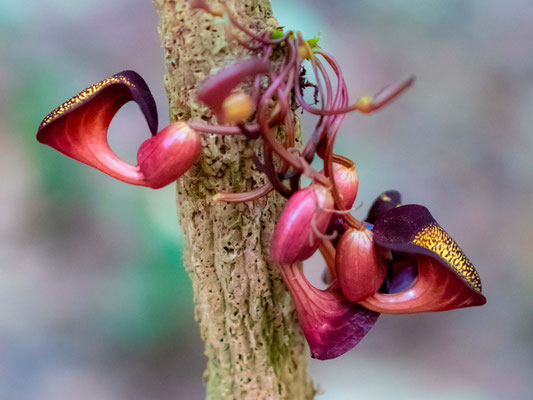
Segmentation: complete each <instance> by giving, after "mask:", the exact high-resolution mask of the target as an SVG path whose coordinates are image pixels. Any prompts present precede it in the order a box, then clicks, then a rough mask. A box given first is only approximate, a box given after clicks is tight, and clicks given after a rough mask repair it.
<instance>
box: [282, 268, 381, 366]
mask: <svg viewBox="0 0 533 400" xmlns="http://www.w3.org/2000/svg"><path fill="white" fill-rule="evenodd" d="M280 268H281V272H282V275H283V278H284V280H285V283H286V284H287V286H288V287H289V290H290V292H291V298H292V301H293V304H294V308H295V309H296V312H297V313H298V321H299V323H300V327H301V328H302V332H303V334H304V336H305V339H306V340H307V343H308V344H309V348H310V350H311V356H312V357H313V358H316V359H319V360H329V359H332V358H336V357H339V356H341V355H343V354H344V353H346V352H347V351H348V350H350V349H352V348H353V347H354V346H355V345H357V343H359V342H360V341H361V339H363V337H365V335H366V334H367V333H368V332H369V331H370V329H371V328H372V326H374V324H375V323H376V320H377V319H378V317H379V314H378V313H375V312H373V311H369V310H367V309H365V308H363V307H361V306H360V305H358V304H355V303H351V302H349V301H348V300H347V299H346V298H345V297H344V296H343V295H342V293H341V291H340V290H339V288H338V287H337V286H335V284H333V285H330V286H329V287H328V288H327V289H326V290H319V289H317V288H315V287H314V286H313V285H311V283H309V281H308V280H307V279H306V278H305V275H304V273H303V270H302V266H301V264H299V263H296V264H282V265H280Z"/></svg>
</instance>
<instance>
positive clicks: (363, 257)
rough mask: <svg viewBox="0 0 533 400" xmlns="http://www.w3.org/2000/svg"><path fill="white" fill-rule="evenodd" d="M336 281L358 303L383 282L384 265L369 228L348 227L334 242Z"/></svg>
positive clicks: (350, 298) (375, 290) (343, 291)
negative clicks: (337, 240) (335, 250)
mask: <svg viewBox="0 0 533 400" xmlns="http://www.w3.org/2000/svg"><path fill="white" fill-rule="evenodd" d="M335 269H336V271H337V280H338V281H339V285H340V287H341V290H342V293H343V294H344V295H345V296H346V298H347V299H348V300H350V301H353V302H355V303H356V302H359V301H360V300H363V299H365V298H367V297H369V296H371V295H373V294H374V293H376V292H377V291H378V289H379V287H380V286H381V284H382V283H383V278H384V276H385V266H384V265H383V261H382V260H381V257H379V254H378V251H377V249H376V248H375V246H374V242H373V240H372V231H370V230H368V229H364V230H357V229H349V230H347V231H346V232H345V233H344V235H342V237H341V239H340V240H339V243H338V244H337V252H336V255H335Z"/></svg>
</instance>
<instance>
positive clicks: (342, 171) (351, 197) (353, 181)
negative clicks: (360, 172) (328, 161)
mask: <svg viewBox="0 0 533 400" xmlns="http://www.w3.org/2000/svg"><path fill="white" fill-rule="evenodd" d="M333 176H334V177H335V184H336V185H337V189H338V191H339V194H340V195H341V196H342V205H343V207H344V209H345V210H349V209H350V208H352V206H353V203H354V202H355V198H356V197H357V190H358V189H359V178H358V176H357V172H356V171H355V165H352V166H351V167H346V166H345V165H342V164H339V163H336V162H334V163H333Z"/></svg>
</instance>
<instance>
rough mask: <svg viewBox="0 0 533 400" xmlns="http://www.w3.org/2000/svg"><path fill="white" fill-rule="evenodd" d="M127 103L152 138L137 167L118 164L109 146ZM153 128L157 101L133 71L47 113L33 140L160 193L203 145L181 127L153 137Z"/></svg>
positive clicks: (103, 83)
mask: <svg viewBox="0 0 533 400" xmlns="http://www.w3.org/2000/svg"><path fill="white" fill-rule="evenodd" d="M131 100H133V101H135V102H136V103H137V104H138V105H139V108H140V109H141V112H142V113H143V115H144V118H145V119H146V122H147V124H148V128H149V129H150V132H151V133H152V135H153V136H152V137H151V138H150V139H148V140H146V141H145V142H144V143H143V144H142V145H141V147H140V148H139V153H138V155H137V160H138V163H139V165H130V164H128V163H126V162H124V161H123V160H121V159H120V158H119V157H118V156H117V155H116V154H115V153H114V152H113V150H112V149H111V148H110V147H109V144H108V142H107V131H108V128H109V125H110V124H111V120H112V119H113V117H114V116H115V114H116V113H117V112H118V110H119V109H120V108H121V107H122V106H123V105H124V104H126V103H127V102H129V101H131ZM157 125H158V119H157V109H156V105H155V101H154V98H153V97H152V94H151V92H150V89H149V88H148V86H147V84H146V82H145V81H144V79H143V78H142V77H141V76H140V75H139V74H137V73H136V72H134V71H123V72H120V73H118V74H115V75H113V76H112V77H110V78H107V79H104V80H103V81H100V82H98V83H95V84H94V85H91V86H89V87H88V88H87V89H85V90H83V91H82V92H80V93H79V94H77V95H76V96H74V97H72V98H71V99H70V100H68V101H66V102H65V103H63V104H62V105H60V106H59V107H57V108H56V109H55V110H53V111H52V112H51V113H50V114H48V115H47V116H46V117H45V118H44V119H43V121H42V122H41V124H40V126H39V130H38V132H37V140H38V141H39V142H41V143H44V144H47V145H49V146H50V147H52V148H54V149H56V150H58V151H60V152H61V153H63V154H65V155H67V156H69V157H71V158H73V159H75V160H77V161H80V162H82V163H84V164H87V165H89V166H91V167H93V168H96V169H99V170H100V171H102V172H104V173H105V174H107V175H109V176H112V177H113V178H115V179H118V180H121V181H123V182H126V183H130V184H132V185H139V186H148V187H151V188H160V187H162V186H165V185H167V184H169V183H171V182H173V181H175V180H176V179H177V178H178V177H179V176H181V175H182V174H183V173H184V172H185V171H186V170H187V169H188V168H189V167H190V166H191V165H192V164H193V163H194V162H195V161H196V159H197V156H198V154H199V153H200V150H201V142H200V137H199V135H198V133H197V132H196V131H194V130H192V129H191V128H189V127H188V126H187V125H186V124H185V123H183V122H178V123H175V124H171V125H169V126H167V127H166V128H164V129H163V130H161V131H160V132H159V133H157V134H156V132H157Z"/></svg>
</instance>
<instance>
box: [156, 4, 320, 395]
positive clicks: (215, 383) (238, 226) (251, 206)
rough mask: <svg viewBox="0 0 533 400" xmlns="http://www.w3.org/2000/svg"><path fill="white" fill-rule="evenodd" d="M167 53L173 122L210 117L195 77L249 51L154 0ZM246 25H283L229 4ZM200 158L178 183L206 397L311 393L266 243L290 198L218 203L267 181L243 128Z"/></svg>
mask: <svg viewBox="0 0 533 400" xmlns="http://www.w3.org/2000/svg"><path fill="white" fill-rule="evenodd" d="M155 3H156V7H157V9H158V12H159V15H160V26H159V32H160V35H161V39H162V44H163V48H164V50H165V55H166V65H167V68H168V75H166V76H165V87H166V90H167V93H168V96H169V105H170V119H171V121H177V120H184V119H185V120H187V119H191V118H194V119H203V120H205V121H208V122H215V121H214V120H212V119H211V116H210V113H209V112H208V110H207V109H206V108H205V107H203V106H201V105H200V104H198V103H197V102H196V101H195V92H196V88H197V87H198V85H199V84H200V83H201V82H202V81H204V79H205V78H206V77H207V76H209V75H210V74H211V73H212V72H214V71H216V70H217V69H219V68H221V67H223V66H225V65H228V64H231V63H232V62H233V61H235V60H236V59H237V58H239V57H242V56H245V55H246V52H245V51H244V50H243V49H242V48H241V47H238V46H236V45H235V44H231V43H228V42H227V41H226V40H225V35H224V21H223V19H222V18H213V17H212V16H210V15H208V14H206V13H204V12H202V11H193V10H192V9H191V8H190V6H189V4H188V3H187V2H186V1H185V0H174V1H171V0H156V1H155ZM231 6H232V8H233V9H234V13H235V15H236V17H237V18H238V19H239V20H240V21H241V22H243V23H244V25H246V26H248V27H250V28H252V29H254V30H255V31H262V30H264V29H267V28H269V27H275V26H276V25H277V21H276V19H275V18H274V17H273V15H272V10H271V5H270V1H269V0H244V1H237V2H234V3H232V4H231ZM203 144H204V150H203V154H202V158H201V159H200V161H199V162H198V163H197V164H196V166H195V167H193V168H192V170H190V171H189V172H188V173H187V174H186V175H185V176H183V177H182V178H180V180H179V181H178V183H177V202H178V216H179V221H180V225H181V228H182V230H183V232H184V235H185V239H186V243H185V256H184V262H185V266H186V268H187V270H188V272H189V275H190V277H191V280H192V284H193V289H194V297H195V298H194V300H195V304H196V306H195V315H196V319H197V321H198V323H199V325H200V332H201V336H202V339H203V340H204V341H205V354H206V356H207V369H206V371H205V376H204V379H205V383H206V388H207V398H208V399H281V398H286V399H310V398H313V395H314V390H313V385H312V381H311V380H310V379H309V378H308V376H307V350H306V348H305V341H304V338H303V336H302V334H301V332H300V329H299V326H298V324H297V321H296V316H295V312H294V309H293V307H292V304H291V301H290V297H289V294H288V292H287V289H286V287H285V284H284V283H283V280H282V278H281V275H280V273H279V272H278V270H277V266H276V265H274V264H272V263H270V262H269V260H268V252H269V242H270V239H271V235H272V231H273V229H274V225H275V222H276V220H277V219H278V216H279V214H280V212H281V210H282V208H283V205H284V200H283V199H282V198H281V197H280V196H278V195H277V194H274V193H272V194H270V195H269V196H267V197H266V198H263V199H260V200H258V201H254V202H248V203H239V204H228V203H216V202H213V200H212V196H213V195H214V194H215V193H216V192H218V191H231V192H241V191H247V190H250V189H252V188H255V187H257V186H259V185H261V184H263V183H264V182H265V178H264V176H263V175H262V174H260V173H258V172H257V171H256V170H255V167H254V165H253V163H252V161H251V160H250V158H249V157H247V153H248V152H250V151H251V150H254V149H256V148H257V146H258V143H253V142H251V141H247V140H246V139H244V138H241V137H215V136H213V137H207V136H205V135H204V138H203Z"/></svg>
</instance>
